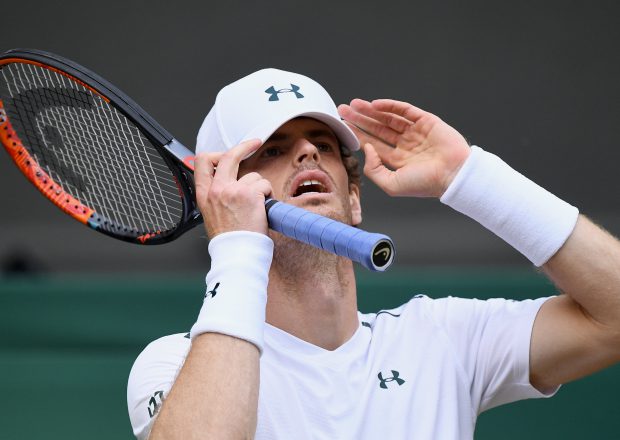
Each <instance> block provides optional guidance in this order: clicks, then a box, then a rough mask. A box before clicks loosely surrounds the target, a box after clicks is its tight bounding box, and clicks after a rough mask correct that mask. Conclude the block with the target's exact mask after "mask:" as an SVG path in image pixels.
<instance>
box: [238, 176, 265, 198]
mask: <svg viewBox="0 0 620 440" xmlns="http://www.w3.org/2000/svg"><path fill="white" fill-rule="evenodd" d="M239 183H242V184H244V185H248V186H250V187H251V188H252V189H254V190H256V191H257V193H259V194H261V195H263V196H264V197H268V196H270V195H271V194H272V192H273V188H272V186H271V182H270V181H269V180H267V179H265V178H264V177H263V176H261V175H260V174H258V173H256V172H252V173H248V174H246V175H244V176H243V177H241V179H239Z"/></svg>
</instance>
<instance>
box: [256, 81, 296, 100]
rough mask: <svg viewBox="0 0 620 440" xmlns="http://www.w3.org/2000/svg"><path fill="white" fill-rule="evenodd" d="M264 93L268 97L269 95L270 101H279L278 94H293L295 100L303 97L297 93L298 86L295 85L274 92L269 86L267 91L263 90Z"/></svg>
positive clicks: (274, 89)
mask: <svg viewBox="0 0 620 440" xmlns="http://www.w3.org/2000/svg"><path fill="white" fill-rule="evenodd" d="M265 93H268V94H269V95H271V96H269V100H270V101H279V100H280V97H279V96H278V95H279V94H280V93H294V94H295V97H296V98H297V99H301V98H303V97H304V95H302V94H301V93H299V86H296V85H295V84H291V88H290V89H280V90H276V88H275V87H274V86H271V87H269V88H268V89H267V90H265Z"/></svg>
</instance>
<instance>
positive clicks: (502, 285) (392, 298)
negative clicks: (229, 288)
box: [0, 268, 620, 440]
mask: <svg viewBox="0 0 620 440" xmlns="http://www.w3.org/2000/svg"><path fill="white" fill-rule="evenodd" d="M358 275H359V276H358V280H359V284H358V287H359V291H360V298H359V303H360V309H361V310H362V311H377V310H379V309H382V308H390V307H394V306H397V305H399V304H401V303H402V302H404V301H406V300H407V299H409V298H410V297H411V296H413V295H414V294H418V293H424V294H427V295H429V296H432V297H440V296H447V295H453V296H463V297H477V298H490V297H497V296H501V297H508V298H514V299H524V298H534V297H538V296H544V295H550V294H553V293H555V291H554V289H553V286H552V285H551V284H550V283H549V282H548V281H547V280H546V279H545V278H544V277H542V276H541V275H539V274H537V273H536V272H534V271H530V270H527V269H502V270H498V269H489V270H484V269H475V270H457V269H439V268H437V269H425V270H411V271H396V272H394V271H391V272H389V273H386V274H369V273H367V272H360V273H359V274H358ZM202 295H203V275H201V274H188V275H186V276H168V277H163V276H152V275H150V276H147V275H144V276H131V277H128V276H114V277H103V276H83V275H80V276H63V277H54V278H45V277H41V278H38V279H0V420H1V422H0V439H39V438H45V439H82V438H88V439H91V440H95V439H131V438H133V437H132V435H131V428H130V425H129V420H128V416H127V409H126V400H125V387H126V383H127V376H128V374H129V369H130V368H131V365H132V363H133V360H134V359H135V357H136V356H137V355H138V353H139V352H140V351H141V349H142V348H143V347H144V346H145V345H146V344H147V343H148V342H150V341H151V340H153V339H155V338H157V337H159V336H162V335H165V334H170V333H178V332H184V331H187V330H188V329H189V327H190V326H191V324H192V322H193V320H194V318H195V315H196V314H197V312H198V309H199V306H200V304H201V301H202ZM619 391H620V367H614V368H611V369H608V370H606V371H604V372H601V373H598V374H596V375H594V376H592V377H589V378H587V379H583V380H581V381H578V382H576V383H573V384H569V385H566V386H564V387H563V389H562V390H561V391H560V392H559V394H558V395H557V396H556V397H554V398H553V399H550V400H530V401H524V402H519V403H516V404H512V405H507V406H504V407H501V408H497V409H494V410H491V411H489V412H487V413H485V414H483V415H482V416H481V417H480V419H479V423H478V428H477V431H476V438H477V439H496V438H501V439H523V438H528V439H529V440H534V439H545V440H547V439H556V438H562V439H581V438H596V439H617V438H620V420H619V417H618V415H617V413H618V409H619V408H620V406H619V405H618V403H617V395H618V392H619Z"/></svg>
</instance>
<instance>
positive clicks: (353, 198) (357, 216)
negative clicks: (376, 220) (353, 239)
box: [349, 184, 362, 226]
mask: <svg viewBox="0 0 620 440" xmlns="http://www.w3.org/2000/svg"><path fill="white" fill-rule="evenodd" d="M349 203H351V223H352V224H353V225H354V226H355V225H359V224H360V223H362V204H361V203H360V189H359V187H358V186H357V185H355V184H351V185H349Z"/></svg>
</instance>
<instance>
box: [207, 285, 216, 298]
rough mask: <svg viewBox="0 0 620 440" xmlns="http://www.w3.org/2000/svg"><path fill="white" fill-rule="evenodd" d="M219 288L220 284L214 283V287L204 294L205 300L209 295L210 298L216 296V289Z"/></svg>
mask: <svg viewBox="0 0 620 440" xmlns="http://www.w3.org/2000/svg"><path fill="white" fill-rule="evenodd" d="M218 287H220V283H216V284H215V287H214V288H213V289H211V290H209V291H208V292H207V293H205V298H206V297H207V296H209V295H211V298H215V295H217V288H218Z"/></svg>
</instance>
